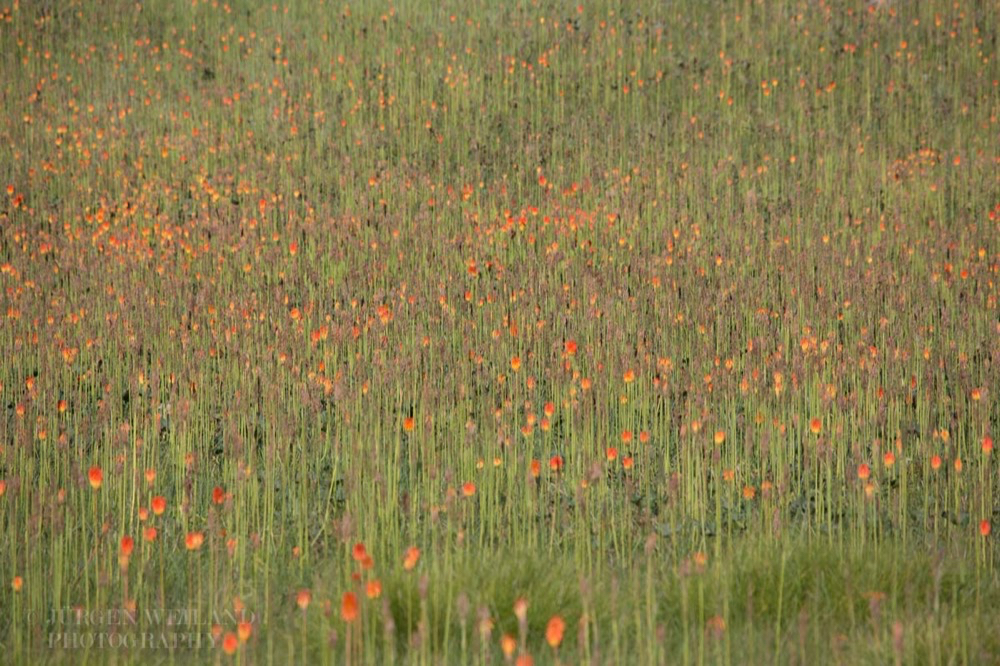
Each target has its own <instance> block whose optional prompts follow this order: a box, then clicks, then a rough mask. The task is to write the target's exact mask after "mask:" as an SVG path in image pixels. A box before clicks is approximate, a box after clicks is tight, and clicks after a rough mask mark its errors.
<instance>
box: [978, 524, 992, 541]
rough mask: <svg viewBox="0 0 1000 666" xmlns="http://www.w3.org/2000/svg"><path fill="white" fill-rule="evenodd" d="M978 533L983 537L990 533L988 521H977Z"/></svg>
mask: <svg viewBox="0 0 1000 666" xmlns="http://www.w3.org/2000/svg"><path fill="white" fill-rule="evenodd" d="M979 533H980V534H982V535H983V536H984V537H988V536H989V535H990V521H988V520H984V521H982V522H981V523H979Z"/></svg>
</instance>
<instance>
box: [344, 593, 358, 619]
mask: <svg viewBox="0 0 1000 666" xmlns="http://www.w3.org/2000/svg"><path fill="white" fill-rule="evenodd" d="M340 617H342V618H343V619H344V622H354V621H355V620H356V619H358V598H357V597H356V596H354V593H353V592H344V598H343V599H342V600H341V602H340Z"/></svg>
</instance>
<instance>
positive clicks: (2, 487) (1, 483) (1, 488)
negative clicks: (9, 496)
mask: <svg viewBox="0 0 1000 666" xmlns="http://www.w3.org/2000/svg"><path fill="white" fill-rule="evenodd" d="M6 492H7V482H6V481H5V480H4V479H0V497H3V496H4V494H5V493H6Z"/></svg>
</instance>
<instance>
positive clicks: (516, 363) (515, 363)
mask: <svg viewBox="0 0 1000 666" xmlns="http://www.w3.org/2000/svg"><path fill="white" fill-rule="evenodd" d="M510 369H511V370H513V371H514V372H517V371H518V370H520V369H521V357H520V356H515V357H514V358H512V359H510Z"/></svg>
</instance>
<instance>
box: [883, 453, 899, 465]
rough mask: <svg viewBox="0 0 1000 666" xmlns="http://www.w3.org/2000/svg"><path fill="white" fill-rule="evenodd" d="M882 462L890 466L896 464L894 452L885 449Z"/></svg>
mask: <svg viewBox="0 0 1000 666" xmlns="http://www.w3.org/2000/svg"><path fill="white" fill-rule="evenodd" d="M882 462H883V463H885V466H886V467H892V466H893V465H895V464H896V454H895V453H893V452H892V451H886V452H885V455H884V456H882Z"/></svg>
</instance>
